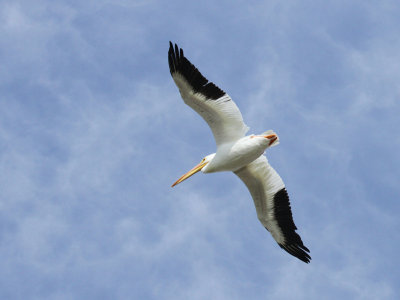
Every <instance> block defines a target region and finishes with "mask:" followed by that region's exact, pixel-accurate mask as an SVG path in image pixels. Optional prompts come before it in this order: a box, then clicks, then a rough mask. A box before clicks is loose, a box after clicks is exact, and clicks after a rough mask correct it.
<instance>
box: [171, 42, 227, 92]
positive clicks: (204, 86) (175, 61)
mask: <svg viewBox="0 0 400 300" xmlns="http://www.w3.org/2000/svg"><path fill="white" fill-rule="evenodd" d="M168 64H169V71H170V73H171V75H172V76H173V75H174V73H179V74H180V75H182V76H183V77H184V78H185V79H186V80H187V82H188V83H189V84H190V85H191V87H192V89H193V91H194V92H195V93H200V94H202V95H204V96H205V97H206V98H207V99H209V100H216V99H219V98H221V97H222V96H224V95H225V92H224V91H223V90H221V89H220V88H219V87H217V86H216V85H215V84H214V83H212V82H209V81H208V80H207V79H206V78H205V77H204V76H203V75H202V74H201V73H200V71H199V70H198V69H197V68H196V67H195V66H194V65H193V64H192V63H191V62H190V61H189V60H188V59H187V58H186V57H185V56H184V53H183V49H182V48H179V47H178V45H177V44H175V46H174V44H173V43H172V42H171V41H170V42H169V50H168Z"/></svg>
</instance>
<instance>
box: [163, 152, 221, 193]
mask: <svg viewBox="0 0 400 300" xmlns="http://www.w3.org/2000/svg"><path fill="white" fill-rule="evenodd" d="M214 156H215V153H213V154H209V155H207V156H206V157H204V158H203V159H202V160H201V161H200V163H198V164H197V165H196V166H194V167H193V168H192V169H191V170H190V171H189V172H187V173H185V174H183V175H182V176H181V177H180V178H179V179H178V180H177V181H175V182H174V184H173V185H172V186H171V187H174V186H175V185H177V184H178V183H181V182H182V181H184V180H186V179H188V178H189V177H190V176H192V175H194V174H196V173H197V172H199V171H203V169H204V168H205V167H206V166H207V164H208V163H209V162H210V161H211V160H212V159H213V158H214Z"/></svg>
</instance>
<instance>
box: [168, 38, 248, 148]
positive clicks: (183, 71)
mask: <svg viewBox="0 0 400 300" xmlns="http://www.w3.org/2000/svg"><path fill="white" fill-rule="evenodd" d="M169 44H170V45H169V51H168V63H169V70H170V72H171V76H172V78H173V79H174V81H175V83H176V85H177V86H178V88H179V92H180V93H181V96H182V98H183V100H184V102H185V103H186V104H187V105H189V106H190V107H191V108H193V109H194V110H195V111H196V112H197V113H198V114H200V115H201V116H202V117H203V119H204V120H205V121H206V122H207V123H208V125H209V126H210V128H211V130H212V133H213V135H214V138H215V142H216V143H217V146H219V145H221V144H224V143H228V142H233V141H236V140H238V139H240V138H242V137H244V135H245V134H246V132H247V131H248V129H249V128H248V127H247V126H246V124H244V122H243V117H242V114H241V113H240V110H239V109H238V107H237V106H236V104H235V102H233V100H232V99H231V97H229V95H228V94H226V93H225V92H224V91H223V90H221V89H220V88H219V87H217V86H216V85H215V84H214V83H212V82H209V81H208V80H207V79H206V78H205V77H204V76H203V75H201V73H200V72H199V70H198V69H197V68H196V67H195V66H194V65H193V64H192V63H191V62H190V61H189V60H188V59H187V58H186V57H185V56H184V55H183V50H182V49H179V48H178V46H177V45H176V44H175V48H174V47H173V45H172V43H171V42H169Z"/></svg>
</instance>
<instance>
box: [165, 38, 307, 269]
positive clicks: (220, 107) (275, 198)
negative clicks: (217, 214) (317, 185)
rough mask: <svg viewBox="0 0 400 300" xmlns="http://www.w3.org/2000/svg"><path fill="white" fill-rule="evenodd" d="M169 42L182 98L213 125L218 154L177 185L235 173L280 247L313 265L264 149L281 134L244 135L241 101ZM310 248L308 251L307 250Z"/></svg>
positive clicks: (169, 58) (171, 66) (283, 190)
mask: <svg viewBox="0 0 400 300" xmlns="http://www.w3.org/2000/svg"><path fill="white" fill-rule="evenodd" d="M169 43H170V47H169V51H168V63H169V69H170V72H171V76H172V78H173V79H174V81H175V83H176V85H177V86H178V88H179V92H180V94H181V96H182V98H183V101H184V102H185V103H186V104H187V105H189V106H190V107H191V108H193V109H194V110H195V111H196V112H197V113H199V114H200V116H202V117H203V119H204V120H205V121H206V122H207V123H208V125H209V126H210V128H211V130H212V133H213V135H214V138H215V141H216V144H217V152H216V153H213V154H209V155H207V156H206V157H204V158H203V159H202V160H201V162H200V163H199V164H198V165H196V166H195V167H194V168H193V169H191V170H190V171H189V172H187V173H186V174H184V175H183V176H182V177H181V178H179V179H178V180H177V181H176V182H175V183H174V184H173V185H172V186H175V185H177V184H178V183H180V182H182V181H184V180H185V179H187V178H189V177H190V176H192V175H194V174H195V173H197V172H199V171H202V172H203V173H211V172H219V171H232V172H234V173H235V174H236V175H237V176H239V178H240V179H241V180H242V181H243V182H244V184H245V185H246V186H247V188H248V189H249V191H250V194H251V196H252V197H253V200H254V204H255V206H256V211H257V217H258V219H259V220H260V222H261V224H262V225H263V226H264V227H265V228H266V229H267V230H268V231H269V232H270V233H271V235H272V237H273V238H274V239H275V241H276V242H277V243H278V245H279V246H280V247H281V248H282V249H284V250H286V251H287V252H288V253H290V254H291V255H293V256H295V257H297V258H298V259H300V260H302V261H304V262H306V263H309V262H310V260H311V257H310V255H309V254H308V253H309V252H310V251H309V250H308V249H307V247H306V246H304V244H303V242H302V240H301V238H300V236H299V235H298V234H297V233H296V231H295V230H296V229H297V228H296V225H295V224H294V222H293V217H292V211H291V208H290V203H289V196H288V193H287V192H286V188H285V184H284V183H283V181H282V179H281V177H280V176H279V175H278V173H276V171H275V170H274V169H273V168H272V167H271V166H270V165H269V163H268V160H267V158H266V156H264V155H263V153H264V151H265V150H266V149H267V148H269V147H272V146H275V145H277V144H278V143H279V138H278V136H277V135H276V134H275V133H274V132H273V131H272V130H268V131H266V132H264V133H262V134H259V135H254V134H252V135H249V136H245V134H246V132H247V131H248V129H249V128H248V127H247V126H246V124H244V122H243V118H242V114H241V113H240V111H239V109H238V107H237V106H236V104H235V103H234V102H233V101H232V99H231V98H230V97H229V96H228V94H226V93H225V92H224V91H223V90H221V89H220V88H219V87H217V86H216V85H215V84H214V83H212V82H209V81H208V80H207V79H206V78H205V77H204V76H203V75H202V74H201V73H200V72H199V70H198V69H197V68H196V67H195V66H194V65H193V64H192V63H191V62H190V61H189V60H188V59H187V58H186V57H185V56H184V55H183V50H182V49H179V48H178V46H177V45H176V44H175V48H174V47H173V45H172V43H171V42H169ZM307 252H308V253H307Z"/></svg>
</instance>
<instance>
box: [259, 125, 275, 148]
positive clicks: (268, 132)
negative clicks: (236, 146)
mask: <svg viewBox="0 0 400 300" xmlns="http://www.w3.org/2000/svg"><path fill="white" fill-rule="evenodd" d="M272 134H274V135H276V140H275V141H274V142H273V143H272V144H271V145H270V146H269V147H273V146H276V145H278V144H279V136H278V135H277V134H276V133H275V132H274V131H273V130H271V129H270V130H267V131H266V132H264V133H263V134H261V135H264V136H267V135H272Z"/></svg>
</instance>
